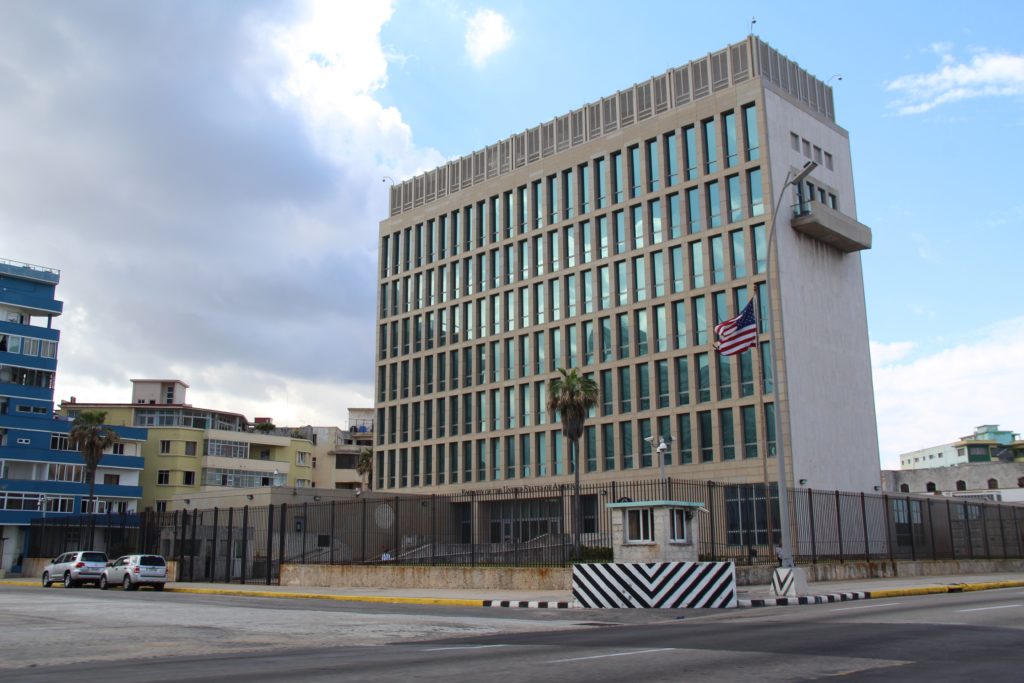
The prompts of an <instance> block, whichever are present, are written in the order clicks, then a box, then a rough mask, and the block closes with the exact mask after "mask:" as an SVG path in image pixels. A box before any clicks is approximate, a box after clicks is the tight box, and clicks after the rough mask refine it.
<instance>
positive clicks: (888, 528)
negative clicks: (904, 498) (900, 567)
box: [882, 493, 896, 563]
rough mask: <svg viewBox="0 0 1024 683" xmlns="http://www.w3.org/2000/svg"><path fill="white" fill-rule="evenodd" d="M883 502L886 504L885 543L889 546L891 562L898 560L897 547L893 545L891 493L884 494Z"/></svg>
mask: <svg viewBox="0 0 1024 683" xmlns="http://www.w3.org/2000/svg"><path fill="white" fill-rule="evenodd" d="M882 502H883V503H884V504H885V544H886V545H887V546H889V562H890V563H892V562H895V561H896V555H895V549H894V548H893V547H892V518H891V516H890V508H891V507H892V506H891V505H890V504H889V494H888V493H887V494H885V495H884V496H882Z"/></svg>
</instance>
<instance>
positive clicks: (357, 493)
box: [356, 489, 363, 498]
mask: <svg viewBox="0 0 1024 683" xmlns="http://www.w3.org/2000/svg"><path fill="white" fill-rule="evenodd" d="M361 495H363V490H362V489H356V498H358V497H359V496H361Z"/></svg>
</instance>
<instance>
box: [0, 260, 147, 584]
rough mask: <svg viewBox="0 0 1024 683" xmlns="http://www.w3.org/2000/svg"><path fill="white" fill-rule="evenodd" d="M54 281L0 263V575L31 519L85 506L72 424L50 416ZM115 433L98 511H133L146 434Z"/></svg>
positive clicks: (45, 271) (99, 482)
mask: <svg viewBox="0 0 1024 683" xmlns="http://www.w3.org/2000/svg"><path fill="white" fill-rule="evenodd" d="M59 282H60V271H58V270H54V269H53V268H45V267H42V266H35V265H31V264H28V263H21V262H18V261H8V260H6V259H2V260H0V539H2V540H0V572H3V571H7V570H10V571H13V572H18V571H20V569H21V568H20V565H21V560H20V558H21V556H22V554H23V553H24V551H25V544H26V541H27V534H26V530H27V527H28V525H29V524H30V522H31V521H32V520H33V519H35V518H38V517H46V516H49V517H50V518H51V519H58V518H61V517H67V516H69V515H74V514H79V513H82V512H88V511H89V509H90V507H89V505H88V495H89V484H88V482H87V481H86V476H85V464H84V461H83V460H82V455H81V453H79V452H78V451H77V450H73V449H71V448H70V445H69V443H68V433H69V432H70V430H71V422H70V421H69V420H67V419H61V418H57V417H55V416H54V411H53V386H54V379H55V377H56V374H57V348H58V344H59V342H60V331H59V330H57V329H55V328H54V327H53V320H54V318H56V317H57V316H59V315H60V314H61V313H62V312H63V310H64V303H63V302H62V301H58V300H57V298H56V289H57V285H58V284H59ZM115 431H117V433H118V436H119V441H118V443H116V444H114V445H113V446H112V447H111V448H109V449H108V450H107V452H106V453H105V455H104V456H103V458H102V460H101V461H100V465H99V467H98V468H97V469H96V475H95V479H94V483H95V490H94V495H95V505H94V506H93V508H92V509H95V510H96V511H97V512H107V511H108V510H110V511H113V512H133V511H135V510H136V507H137V503H138V500H139V497H140V496H141V494H142V489H141V486H140V480H139V475H140V473H141V471H142V458H141V457H140V455H141V451H140V449H141V444H142V443H143V442H144V441H145V439H146V430H145V429H135V428H131V427H128V428H122V427H117V428H115Z"/></svg>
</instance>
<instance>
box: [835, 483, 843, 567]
mask: <svg viewBox="0 0 1024 683" xmlns="http://www.w3.org/2000/svg"><path fill="white" fill-rule="evenodd" d="M836 531H838V532H839V563H840V564H842V562H843V511H842V506H841V501H840V500H839V490H838V489H836Z"/></svg>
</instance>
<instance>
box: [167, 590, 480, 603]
mask: <svg viewBox="0 0 1024 683" xmlns="http://www.w3.org/2000/svg"><path fill="white" fill-rule="evenodd" d="M166 590H168V591H170V592H172V593H200V594H203V595H237V596H242V597H247V596H248V597H260V598H301V599H306V600H336V601H340V602H377V603H392V604H401V605H457V606H463V607H483V606H484V601H483V600H464V599H460V598H402V597H394V596H384V595H334V594H332V593H287V592H281V591H247V590H233V589H230V588H181V587H175V588H167V589H166Z"/></svg>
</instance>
